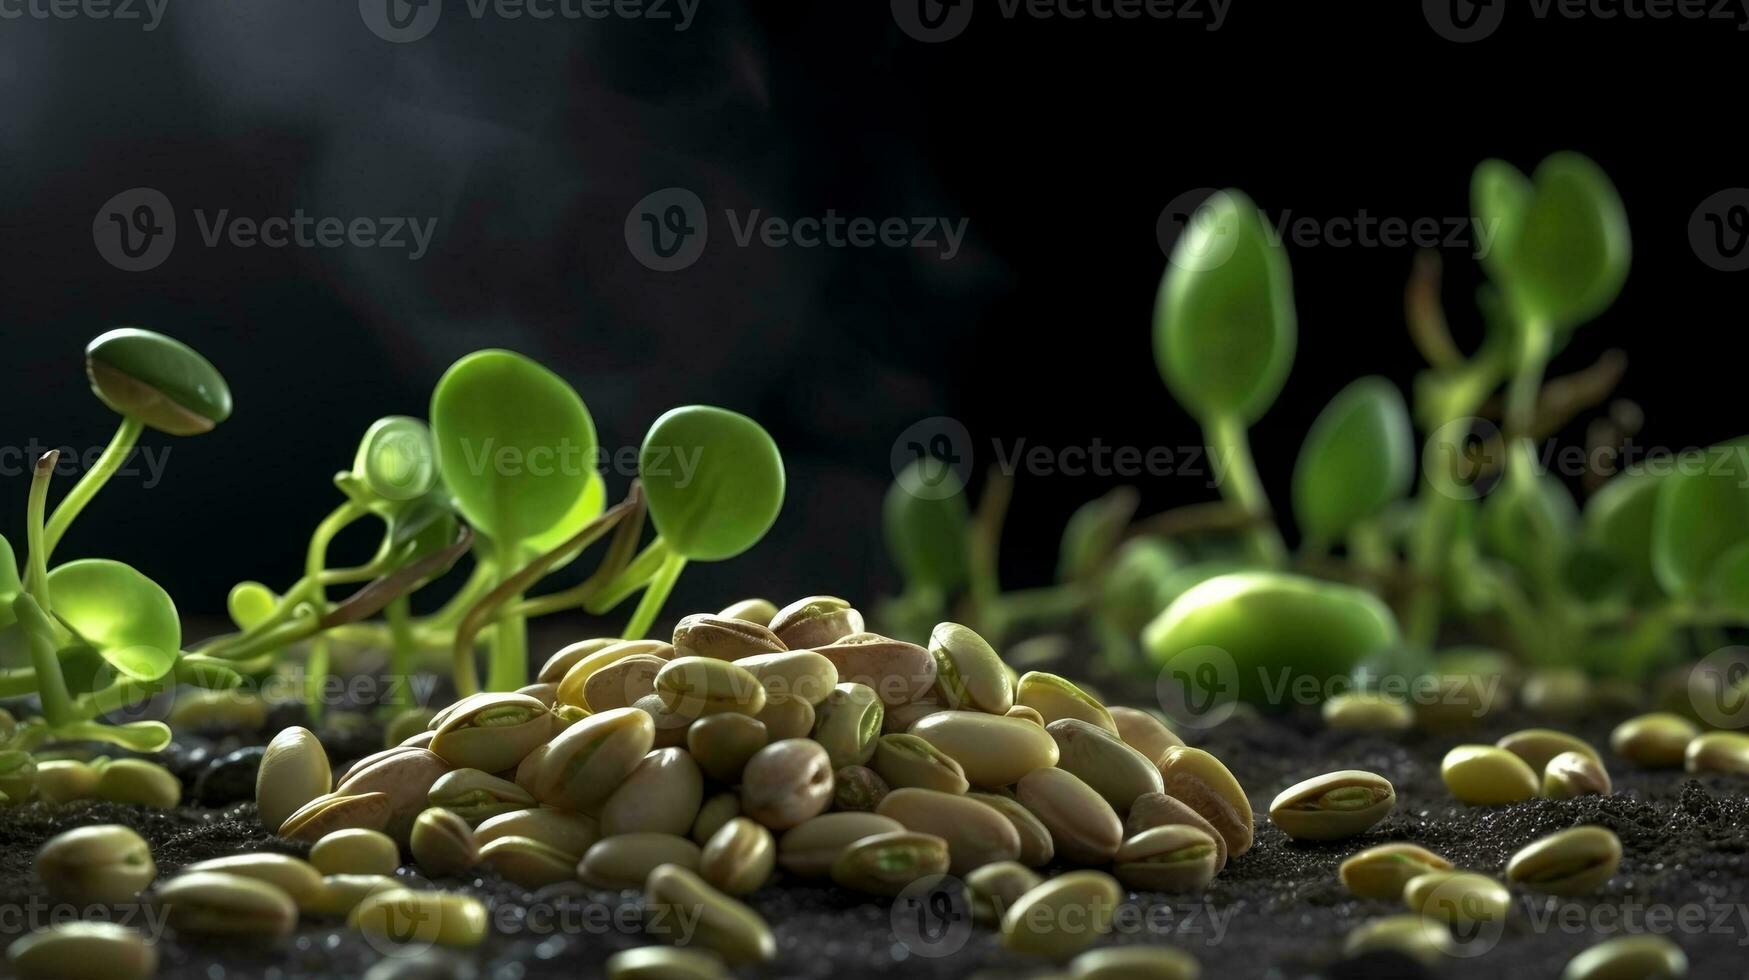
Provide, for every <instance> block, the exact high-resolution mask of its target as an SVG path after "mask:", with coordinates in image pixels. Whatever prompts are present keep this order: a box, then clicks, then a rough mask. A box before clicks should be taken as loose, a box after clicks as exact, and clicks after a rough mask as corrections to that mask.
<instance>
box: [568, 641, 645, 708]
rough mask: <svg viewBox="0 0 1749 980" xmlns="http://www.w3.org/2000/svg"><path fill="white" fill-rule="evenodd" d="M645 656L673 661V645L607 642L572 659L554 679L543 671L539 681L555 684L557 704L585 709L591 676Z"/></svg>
mask: <svg viewBox="0 0 1749 980" xmlns="http://www.w3.org/2000/svg"><path fill="white" fill-rule="evenodd" d="M592 642H593V641H592ZM562 652H563V651H561V653H562ZM557 656H558V655H557V654H555V655H554V657H555V659H557ZM646 656H647V657H656V658H658V659H661V660H672V659H674V646H673V645H672V644H669V643H663V642H662V641H661V640H619V641H615V642H612V643H608V644H607V645H606V646H600V647H595V648H594V649H591V650H588V651H586V652H584V653H583V654H582V655H581V656H579V657H576V658H575V659H572V660H571V661H570V663H569V665H568V666H566V667H565V668H564V671H565V672H564V673H562V674H560V675H558V677H556V678H554V677H550V676H548V672H547V670H544V669H543V670H542V671H541V677H540V679H541V680H543V681H549V682H550V681H555V680H556V681H557V682H558V685H559V703H560V704H572V705H576V706H577V707H579V708H587V707H589V697H588V695H587V694H585V693H584V691H585V689H586V688H587V687H588V684H589V678H591V677H594V676H595V674H596V672H597V671H600V670H601V669H602V668H604V667H607V666H609V665H611V664H615V663H618V662H619V661H621V660H625V659H627V658H629V657H646ZM548 666H549V667H553V666H555V665H554V664H553V663H552V661H548ZM607 710H610V711H611V710H613V709H611V708H609V709H607Z"/></svg>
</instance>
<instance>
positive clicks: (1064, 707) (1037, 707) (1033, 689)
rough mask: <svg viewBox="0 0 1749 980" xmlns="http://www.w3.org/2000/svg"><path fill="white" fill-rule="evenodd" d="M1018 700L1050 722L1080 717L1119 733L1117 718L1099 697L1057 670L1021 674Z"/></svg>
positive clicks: (1113, 732) (1016, 693)
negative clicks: (1057, 673) (1078, 685)
mask: <svg viewBox="0 0 1749 980" xmlns="http://www.w3.org/2000/svg"><path fill="white" fill-rule="evenodd" d="M1014 703H1016V704H1021V705H1025V706H1026V707H1028V708H1031V709H1033V710H1034V711H1037V712H1038V713H1039V716H1040V717H1041V718H1043V719H1044V720H1045V724H1047V725H1048V724H1050V723H1051V722H1053V721H1056V720H1057V719H1058V718H1079V719H1081V720H1082V721H1085V722H1087V723H1088V724H1091V725H1097V726H1099V727H1100V728H1103V729H1105V730H1106V731H1108V732H1110V733H1112V734H1113V735H1116V734H1117V733H1118V731H1117V722H1115V721H1113V720H1112V717H1111V712H1109V711H1107V710H1105V705H1103V704H1101V703H1099V699H1098V698H1095V697H1094V696H1093V695H1091V694H1088V693H1087V692H1086V691H1083V690H1082V689H1081V688H1079V687H1077V686H1075V685H1074V684H1072V683H1070V682H1069V681H1068V680H1066V679H1065V678H1062V677H1058V676H1057V675H1056V674H1047V673H1045V672H1043V671H1038V670H1032V671H1027V672H1026V673H1024V674H1022V675H1020V681H1019V684H1018V686H1017V687H1016V689H1015V692H1014Z"/></svg>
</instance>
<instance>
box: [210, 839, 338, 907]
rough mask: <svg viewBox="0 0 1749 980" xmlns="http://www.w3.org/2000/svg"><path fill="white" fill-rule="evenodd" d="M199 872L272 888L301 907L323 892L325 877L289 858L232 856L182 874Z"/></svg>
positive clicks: (213, 859) (284, 855) (263, 854)
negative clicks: (225, 876) (246, 879)
mask: <svg viewBox="0 0 1749 980" xmlns="http://www.w3.org/2000/svg"><path fill="white" fill-rule="evenodd" d="M198 872H217V873H221V874H228V875H236V876H238V877H240V878H250V879H253V880H255V881H259V882H263V883H265V884H269V885H272V886H273V887H275V888H277V889H279V890H280V891H282V892H285V893H286V894H287V895H290V896H291V900H292V901H293V902H296V903H297V904H298V905H299V906H300V907H302V906H303V905H306V904H308V903H309V902H311V901H313V900H314V899H315V898H316V895H317V893H319V892H320V891H321V890H322V873H321V872H320V871H317V870H316V869H315V868H314V867H313V866H312V865H311V864H310V862H308V861H304V860H300V859H298V858H295V857H291V856H290V855H286V854H270V853H266V852H262V853H257V854H233V855H231V856H230V857H221V858H212V859H210V860H206V861H197V862H195V863H194V864H191V865H189V866H188V867H186V868H184V869H182V873H183V874H194V873H198Z"/></svg>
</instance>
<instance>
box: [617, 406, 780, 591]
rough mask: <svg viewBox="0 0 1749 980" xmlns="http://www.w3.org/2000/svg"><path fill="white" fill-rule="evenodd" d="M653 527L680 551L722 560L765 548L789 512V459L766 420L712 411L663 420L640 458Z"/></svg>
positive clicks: (698, 409) (685, 411)
mask: <svg viewBox="0 0 1749 980" xmlns="http://www.w3.org/2000/svg"><path fill="white" fill-rule="evenodd" d="M638 476H639V479H641V480H642V481H643V484H644V494H645V496H646V498H647V499H648V501H649V508H650V521H651V523H653V524H655V525H656V533H658V534H660V535H661V536H662V540H663V541H665V542H667V543H668V546H669V547H670V548H671V549H673V551H674V553H675V554H677V555H680V556H681V557H683V558H688V559H692V560H694V561H720V560H722V559H724V558H733V557H734V556H736V555H738V554H740V553H741V552H743V551H746V550H747V549H748V548H751V547H753V545H755V544H756V543H758V541H759V539H760V538H762V537H764V536H765V532H766V531H768V530H770V529H771V525H772V524H773V523H774V522H775V521H776V520H777V513H778V511H779V510H781V509H782V508H783V491H784V472H783V456H782V455H781V454H779V452H778V450H777V443H775V442H773V441H772V440H771V436H770V434H768V433H767V432H766V431H765V430H764V429H763V428H761V427H760V425H759V423H758V422H755V421H753V420H752V419H750V418H748V417H747V416H745V415H741V414H738V413H735V412H731V411H728V410H727V409H722V408H712V407H711V406H709V405H688V406H686V407H684V408H676V409H673V410H671V411H669V412H668V413H667V414H665V415H663V416H662V417H661V418H659V419H657V420H656V424H654V425H652V426H650V432H649V434H648V435H646V436H645V437H644V445H643V448H642V449H641V450H640V451H639V453H638Z"/></svg>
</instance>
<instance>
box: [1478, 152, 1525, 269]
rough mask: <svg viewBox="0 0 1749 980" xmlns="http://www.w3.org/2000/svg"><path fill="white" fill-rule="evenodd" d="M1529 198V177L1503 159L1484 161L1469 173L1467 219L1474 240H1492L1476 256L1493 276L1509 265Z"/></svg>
mask: <svg viewBox="0 0 1749 980" xmlns="http://www.w3.org/2000/svg"><path fill="white" fill-rule="evenodd" d="M1530 197H1531V187H1530V178H1528V177H1526V176H1525V175H1524V173H1523V171H1521V170H1519V169H1518V168H1517V167H1514V166H1513V165H1512V164H1510V163H1507V162H1506V161H1504V160H1483V161H1482V162H1481V163H1480V164H1478V165H1477V166H1476V170H1475V173H1474V174H1472V175H1471V176H1470V211H1471V215H1470V220H1471V221H1472V223H1473V224H1474V225H1475V233H1476V240H1477V241H1478V242H1489V243H1491V244H1490V245H1489V246H1488V247H1487V248H1486V250H1485V251H1483V252H1482V253H1481V255H1480V256H1479V258H1480V259H1481V262H1482V265H1483V266H1484V267H1485V268H1486V269H1487V270H1488V274H1489V275H1491V276H1493V277H1494V278H1496V279H1501V278H1503V277H1504V276H1505V275H1506V274H1507V273H1508V272H1509V271H1510V270H1511V268H1512V260H1511V257H1510V254H1509V253H1510V251H1511V249H1512V246H1513V245H1514V244H1516V243H1517V239H1518V229H1519V226H1520V225H1521V224H1522V223H1523V221H1524V211H1525V208H1526V207H1527V206H1529V204H1530Z"/></svg>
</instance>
